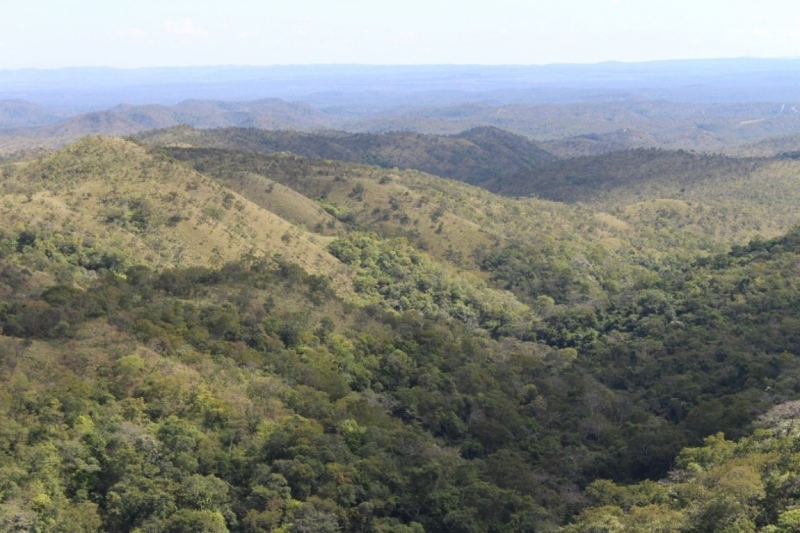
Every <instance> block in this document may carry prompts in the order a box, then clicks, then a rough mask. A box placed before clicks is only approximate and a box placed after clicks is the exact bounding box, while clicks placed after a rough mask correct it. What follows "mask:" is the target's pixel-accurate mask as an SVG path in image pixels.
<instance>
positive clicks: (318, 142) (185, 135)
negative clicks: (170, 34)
mask: <svg viewBox="0 0 800 533" xmlns="http://www.w3.org/2000/svg"><path fill="white" fill-rule="evenodd" d="M140 138H141V139H142V140H144V141H145V142H148V143H152V144H158V145H162V146H186V145H188V146H194V147H198V148H221V149H228V150H241V151H248V152H256V153H266V154H272V153H276V152H282V151H287V152H292V153H294V154H297V155H301V156H305V157H314V158H321V159H334V160H338V161H345V162H349V163H365V164H370V165H378V166H382V167H386V168H392V167H397V168H401V169H405V168H414V169H417V170H422V171H424V172H428V173H430V174H435V175H437V176H445V177H448V178H454V179H457V180H459V181H464V182H466V183H472V184H478V185H480V184H483V183H487V182H493V181H505V180H520V179H524V176H527V175H530V174H531V173H532V172H534V171H536V170H537V169H540V168H542V167H543V166H545V165H547V164H549V163H551V162H552V161H555V160H556V159H557V158H556V157H555V156H553V155H552V154H550V153H549V152H547V151H546V150H544V149H542V148H541V146H540V145H539V144H538V143H536V142H534V141H531V140H529V139H527V138H525V137H522V136H520V135H515V134H513V133H509V132H507V131H503V130H500V129H498V128H493V127H481V128H474V129H471V130H468V131H465V132H463V133H460V134H457V135H424V134H420V133H411V132H390V133H355V134H352V133H344V132H315V133H302V132H296V131H264V130H257V129H249V128H248V129H242V128H227V129H214V130H195V129H191V128H173V129H168V130H164V131H155V132H149V133H146V134H143V135H142V136H140Z"/></svg>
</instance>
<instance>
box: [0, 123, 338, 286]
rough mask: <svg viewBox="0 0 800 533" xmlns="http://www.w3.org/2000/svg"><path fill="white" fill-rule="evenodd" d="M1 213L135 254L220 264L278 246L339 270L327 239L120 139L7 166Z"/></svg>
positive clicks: (318, 269) (321, 270)
mask: <svg viewBox="0 0 800 533" xmlns="http://www.w3.org/2000/svg"><path fill="white" fill-rule="evenodd" d="M0 194H2V198H0V206H2V207H0V220H2V224H3V225H4V226H5V227H7V228H25V229H28V230H30V231H41V232H50V233H53V232H58V233H63V234H65V235H70V236H72V237H73V238H74V239H75V240H78V241H80V242H86V243H92V242H96V243H97V245H98V246H99V247H103V248H106V249H113V250H116V251H118V252H119V253H120V254H122V255H124V256H126V257H127V260H129V262H131V263H145V264H150V265H154V266H171V265H181V266H191V265H218V264H223V263H225V262H228V261H231V260H235V259H238V258H239V257H241V256H242V255H243V254H245V253H254V254H256V255H270V256H271V255H273V254H276V253H279V254H281V255H282V256H283V257H284V258H286V259H288V260H290V261H292V262H295V263H297V264H299V265H301V266H303V268H305V269H306V270H308V271H309V272H311V273H317V274H326V275H331V276H338V273H339V271H340V270H341V267H340V265H339V262H338V261H337V260H336V259H335V258H334V257H332V256H331V255H330V254H328V252H327V251H326V248H325V247H326V245H327V242H328V240H329V239H326V238H325V237H323V236H320V235H311V234H309V233H307V232H305V231H303V230H302V229H301V228H298V227H297V226H295V225H293V224H292V223H290V222H288V221H286V220H284V219H282V218H280V217H279V216H277V215H276V214H274V213H271V212H269V211H267V210H265V209H263V208H261V207H259V206H257V205H256V204H254V203H253V202H251V201H250V200H248V199H246V198H244V197H242V196H240V195H238V194H237V193H235V192H234V191H231V190H229V189H227V188H225V187H223V186H222V185H220V184H219V183H217V182H215V181H214V180H212V179H210V178H208V177H205V176H203V175H201V174H199V173H198V172H196V171H194V170H192V169H190V168H188V167H186V166H184V165H181V164H180V163H178V162H176V161H174V160H173V159H171V158H170V157H168V156H164V155H161V154H159V153H157V152H156V151H154V150H152V149H149V148H146V147H143V146H140V145H137V144H135V143H133V142H129V141H124V140H120V139H98V138H89V139H84V140H82V141H80V142H78V143H77V144H74V145H72V146H70V147H68V148H65V149H63V150H61V151H59V152H57V153H55V154H54V155H52V156H50V157H47V158H44V159H41V160H36V161H32V162H27V163H21V164H17V165H14V166H7V167H5V168H4V169H3V181H2V189H0Z"/></svg>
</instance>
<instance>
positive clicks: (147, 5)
mask: <svg viewBox="0 0 800 533" xmlns="http://www.w3.org/2000/svg"><path fill="white" fill-rule="evenodd" d="M798 56H800V2H798V1H797V0H758V1H754V0H491V1H470V0H402V1H399V2H398V1H397V0H392V1H387V0H258V1H256V0H226V1H225V2H221V1H219V0H135V1H133V0H111V1H109V0H0V69H18V68H61V67H69V66H112V67H120V68H136V67H158V66H197V65H287V64H345V63H358V64H395V65H401V64H411V65H421V64H487V65H498V64H517V65H532V64H550V63H596V62H602V61H612V60H613V61H630V62H633V61H651V60H663V59H704V58H728V57H798Z"/></svg>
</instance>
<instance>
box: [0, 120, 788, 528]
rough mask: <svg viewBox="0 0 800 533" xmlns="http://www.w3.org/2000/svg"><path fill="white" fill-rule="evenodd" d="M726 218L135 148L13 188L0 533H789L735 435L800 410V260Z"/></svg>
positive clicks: (18, 165) (33, 171)
mask: <svg viewBox="0 0 800 533" xmlns="http://www.w3.org/2000/svg"><path fill="white" fill-rule="evenodd" d="M495 134H496V132H495V131H494V130H483V131H481V130H479V131H477V132H471V133H470V134H469V135H468V136H467V138H464V139H462V138H460V137H459V138H455V139H456V140H455V141H454V143H459V142H462V141H466V140H469V142H474V143H476V146H477V145H478V143H482V144H481V146H490V145H491V143H494V142H498V143H500V145H501V146H504V147H510V148H509V150H511V149H513V146H514V142H516V141H514V139H513V138H511V139H509V138H507V137H504V136H503V135H501V134H497V136H496V135H495ZM401 137H402V136H401ZM498 138H499V139H500V140H498ZM520 142H521V141H520ZM521 145H522V146H525V145H524V143H522V144H521ZM240 148H241V147H240ZM684 156H685V157H686V158H687V159H686V161H689V162H690V161H692V159H691V157H695V156H689V155H685V154H682V155H681V157H684ZM720 161H728V160H726V159H721V160H720ZM745 163H746V164H756V163H757V162H752V161H750V162H743V163H742V164H745ZM783 163H785V164H787V165H789V164H791V162H790V161H787V162H783ZM686 164H687V165H688V164H689V163H686ZM715 164H717V163H715ZM699 168H703V167H702V165H700V166H699ZM765 168H768V169H773V167H765ZM787 168H790V167H787ZM762 171H763V169H761V170H759V169H757V168H756V169H754V170H752V171H751V172H750V173H749V174H746V175H743V177H742V178H741V183H742V184H744V185H747V186H751V185H752V184H754V183H755V184H756V185H757V188H760V189H765V191H767V192H764V193H763V194H762V196H760V197H759V198H761V200H759V201H762V202H766V201H767V199H768V198H769V197H770V196H769V195H770V194H772V195H776V196H781V197H783V196H786V195H787V194H788V192H789V191H790V188H791V187H790V186H791V183H792V182H791V180H789V179H788V178H787V179H785V180H783V182H782V183H783V185H782V187H783V188H776V189H772V190H771V192H769V191H770V190H769V188H767V187H763V186H762V185H763V184H765V183H767V182H766V181H763V180H766V179H768V177H769V176H772V174H771V172H772V170H770V173H768V175H767V176H761V175H760V174H759V172H762ZM759 176H761V177H759ZM714 179H716V178H714ZM753 180H755V181H753ZM758 180H762V181H758ZM712 181H713V180H712ZM714 183H716V182H714ZM798 189H800V188H798ZM795 194H797V193H795ZM734 199H735V200H736V201H741V198H739V197H736V198H734ZM734 199H731V197H724V196H722V195H718V196H717V198H716V200H714V201H711V199H709V197H701V196H698V197H697V198H694V199H692V200H691V205H690V202H689V201H685V202H683V203H681V202H679V201H674V200H668V199H667V200H665V199H663V198H655V199H651V200H643V201H637V202H635V203H633V204H625V205H624V206H621V207H620V206H618V207H615V208H614V209H609V210H606V211H604V210H602V206H600V205H586V204H581V203H575V204H572V203H559V202H553V201H549V200H543V199H539V198H533V197H530V198H510V197H504V196H498V195H495V194H492V193H490V192H489V191H487V190H485V189H482V188H479V187H476V186H472V185H469V184H465V183H461V182H458V181H455V180H452V179H446V178H442V177H437V176H434V175H430V174H425V173H423V172H420V171H418V170H400V169H395V168H385V167H382V166H375V165H363V164H353V163H346V162H342V161H330V160H323V159H317V158H303V157H300V156H297V155H294V154H290V153H277V154H264V153H252V152H246V151H242V150H241V149H240V150H227V149H219V148H187V147H175V146H172V147H169V148H158V147H153V146H149V145H146V144H144V143H142V142H135V141H132V140H123V139H98V138H89V139H84V140H82V141H80V142H79V143H77V144H74V145H72V146H69V147H67V148H64V149H62V150H59V151H58V152H55V153H53V154H50V155H47V156H44V157H41V158H37V159H27V160H22V161H16V162H14V163H7V164H4V165H2V167H0V222H2V231H0V328H1V329H0V333H2V334H0V383H2V384H3V385H2V386H0V531H6V530H8V531H42V532H47V533H50V532H54V533H55V532H58V533H65V532H71V531H82V532H100V531H115V532H116V531H120V532H131V533H133V532H136V533H140V532H153V533H178V532H186V531H197V532H204V533H224V532H241V533H256V532H258V533H261V532H268V531H279V532H283V533H310V532H314V533H316V532H321V533H333V532H336V531H345V532H353V533H388V532H392V533H395V532H398V533H423V532H428V533H450V532H480V533H511V532H523V533H533V532H539V531H557V530H558V529H559V528H566V530H567V531H586V532H589V531H603V527H605V526H604V525H603V524H609V523H610V524H612V526H613V528H616V529H613V528H612V529H611V530H617V531H624V530H625V528H628V530H632V531H636V530H637V527H638V524H641V523H646V524H649V523H654V524H657V523H666V524H668V526H664V527H661V529H658V528H656V527H653V528H650V530H655V531H670V530H682V531H687V532H688V531H699V530H701V531H714V527H716V526H714V524H717V523H719V524H727V523H728V522H725V521H724V520H722V518H725V517H734V518H735V519H731V520H732V523H736V524H744V525H745V526H746V527H745V526H743V527H742V528H740V529H739V530H741V531H753V530H755V528H756V527H768V526H770V525H776V526H777V527H784V529H783V530H781V531H790V530H791V528H790V527H791V524H792V523H791V522H790V520H791V519H792V517H793V516H795V515H791V514H789V515H787V514H786V513H791V512H792V510H793V509H794V508H795V507H796V504H797V495H796V492H793V491H795V489H794V477H793V476H794V473H793V472H794V466H793V465H794V462H793V461H795V459H796V458H795V457H794V455H793V451H792V450H793V449H794V447H795V443H794V440H792V439H794V437H793V434H792V432H791V431H788V432H783V431H782V432H778V433H775V432H773V433H771V434H770V435H765V434H764V433H763V432H762V433H759V432H758V431H756V432H755V433H754V432H753V431H754V427H755V426H754V424H758V423H760V422H759V420H760V417H762V416H764V414H765V413H770V412H771V409H773V407H774V406H775V405H781V404H785V402H788V401H792V400H796V399H797V396H798V391H800V364H798V359H797V356H798V354H799V353H800V338H798V331H800V323H798V318H797V309H798V308H800V283H799V282H798V280H799V279H800V278H798V275H797V273H798V272H799V271H800V270H799V269H800V248H798V242H800V240H799V239H800V237H798V235H800V233H798V230H793V231H783V232H782V234H779V233H780V230H779V228H780V227H781V224H786V220H783V219H785V218H787V217H784V216H783V215H782V213H784V210H785V209H787V207H786V206H787V205H788V202H790V201H791V198H789V199H788V200H787V199H785V198H781V201H783V202H784V203H783V204H782V203H780V202H778V201H777V199H776V200H775V202H774V205H775V209H774V213H764V212H761V211H758V210H754V209H755V208H752V209H745V210H742V209H739V207H741V206H742V205H744V204H742V203H735V202H734ZM665 202H666V203H665ZM670 202H671V203H670ZM759 205H761V204H759ZM763 205H766V203H764V204H763ZM683 208H685V210H681V209H683ZM770 217H772V218H770ZM759 224H763V226H761V229H760V230H758V231H765V232H766V233H768V234H769V238H760V239H752V240H750V242H749V244H748V238H747V237H748V236H750V235H752V234H753V233H754V232H756V231H757V230H756V229H755V227H756V226H757V225H759ZM732 244H734V246H731V245H732ZM789 406H791V404H789ZM783 409H784V410H786V409H787V407H786V406H784V407H783ZM772 413H773V414H774V411H772ZM768 416H771V415H768ZM773 418H774V417H773ZM791 420H793V419H792V418H791V417H790V419H789V423H788V425H790V426H791ZM768 427H771V426H768ZM791 427H793V426H791ZM791 427H790V428H789V429H791ZM784 429H785V428H784ZM718 431H720V432H724V433H725V434H726V435H727V436H728V437H729V438H742V439H744V440H742V441H741V443H740V444H737V445H734V444H731V443H730V442H728V441H725V440H723V439H722V438H716V439H715V440H710V441H705V442H706V446H705V447H704V448H702V449H701V450H700V451H697V450H696V449H691V448H690V449H687V450H685V451H683V452H681V450H682V449H684V448H685V447H686V446H700V445H703V442H704V440H703V439H705V438H707V437H709V436H710V435H713V434H714V433H716V432H718ZM750 435H752V437H749V436H750ZM767 437H769V438H767ZM787 438H788V439H789V440H786V439H787ZM748 439H750V440H748ZM703 450H705V451H703ZM754 454H755V455H754ZM676 458H677V459H676ZM695 465H697V466H695ZM675 467H678V469H679V470H678V471H677V472H676V474H675V476H677V477H675V476H674V477H673V478H671V479H670V480H669V481H668V482H662V484H659V485H656V484H655V483H654V481H655V480H663V479H664V478H665V476H667V475H668V474H669V472H670V471H673V470H674V469H675ZM723 470H724V471H727V472H731V475H726V474H725V472H724V471H723ZM740 474H741V475H740ZM603 479H613V480H614V481H616V482H617V483H621V484H632V485H631V486H630V488H628V487H621V486H617V485H614V484H612V483H611V482H609V481H599V480H603ZM636 483H644V484H639V485H636ZM759 483H760V485H759ZM759 487H761V488H759ZM704 491H705V492H704ZM673 495H677V496H675V497H673ZM767 496H769V497H767ZM732 510H733V511H732ZM734 511H735V512H734ZM715 513H717V514H715ZM795 518H796V516H795ZM647 520H650V522H647ZM658 520H660V521H661V522H657V521H658ZM614 521H616V522H614ZM748 521H749V522H748ZM598 524H599V525H598ZM617 524H618V525H619V526H618V527H617ZM675 524H678V525H675ZM696 524H711V525H708V527H706V526H702V527H703V528H705V529H698V528H697V527H695V525H696ZM748 524H752V527H750V526H748ZM787 524H789V525H787ZM673 526H674V527H673ZM712 526H713V527H712ZM747 527H749V529H747ZM670 528H672V529H670ZM766 531H774V530H770V529H766Z"/></svg>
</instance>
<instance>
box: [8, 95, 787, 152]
mask: <svg viewBox="0 0 800 533" xmlns="http://www.w3.org/2000/svg"><path fill="white" fill-rule="evenodd" d="M798 108H800V104H797V105H795V104H792V103H727V104H713V105H706V104H698V103H676V102H668V101H637V102H627V101H617V102H608V101H601V102H593V103H588V102H587V103H575V104H565V105H556V104H549V105H530V104H508V105H494V104H489V103H486V102H466V103H461V104H458V105H453V106H443V107H442V106H438V107H437V106H401V107H398V108H394V109H388V110H387V109H382V110H381V109H378V110H374V111H373V112H370V113H367V112H364V111H363V110H361V111H359V110H354V109H350V108H346V107H330V108H325V109H323V108H319V107H315V106H313V105H311V104H309V103H305V102H289V101H286V100H281V99H276V98H272V99H265V100H256V101H248V102H227V101H216V100H213V101H212V100H187V101H185V102H181V103H179V104H176V105H173V106H164V105H158V104H152V105H142V106H134V105H127V104H126V105H117V106H115V107H112V108H110V109H108V110H105V111H94V112H90V113H84V114H78V115H74V116H69V114H68V113H67V112H64V111H52V110H50V109H49V108H42V107H40V106H35V105H33V104H30V103H26V102H21V101H6V102H0V152H4V153H9V152H14V151H19V150H26V149H31V148H41V147H45V148H57V147H60V146H63V145H65V144H67V143H69V142H73V141H75V140H77V139H79V138H80V137H83V136H86V135H110V136H120V135H123V136H124V135H132V134H136V133H139V132H143V131H147V130H152V129H164V128H170V127H175V126H180V125H186V126H191V127H194V128H200V129H207V128H227V127H246V128H257V129H262V130H297V131H306V132H309V131H320V130H341V131H344V132H350V133H385V132H417V133H426V134H447V135H454V134H460V133H462V132H464V131H467V130H470V129H474V128H479V127H486V126H491V127H495V128H500V129H503V130H506V131H509V132H511V133H515V134H518V135H523V136H525V137H528V138H529V139H532V140H536V141H538V142H542V143H543V144H542V145H541V146H540V148H544V149H546V150H548V151H550V152H551V153H552V154H554V155H556V156H558V157H576V156H584V155H597V154H602V153H608V152H613V151H618V150H626V149H630V148H654V147H658V148H667V149H680V148H683V149H694V150H699V151H705V152H723V151H724V152H726V153H731V154H733V155H737V153H736V149H737V147H741V146H744V145H748V144H752V143H757V142H761V141H763V140H764V139H767V138H771V137H780V136H784V137H785V136H787V135H788V136H791V135H795V134H798V133H800V112H799V111H798ZM753 150H756V151H758V150H759V148H755V147H754V148H753ZM782 151H791V150H782ZM774 152H775V150H771V151H770V150H769V149H768V150H767V151H766V152H763V149H762V152H758V154H762V153H763V154H767V155H774ZM743 154H744V155H750V152H747V153H744V152H743ZM758 154H756V153H755V152H753V154H752V155H758Z"/></svg>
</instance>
